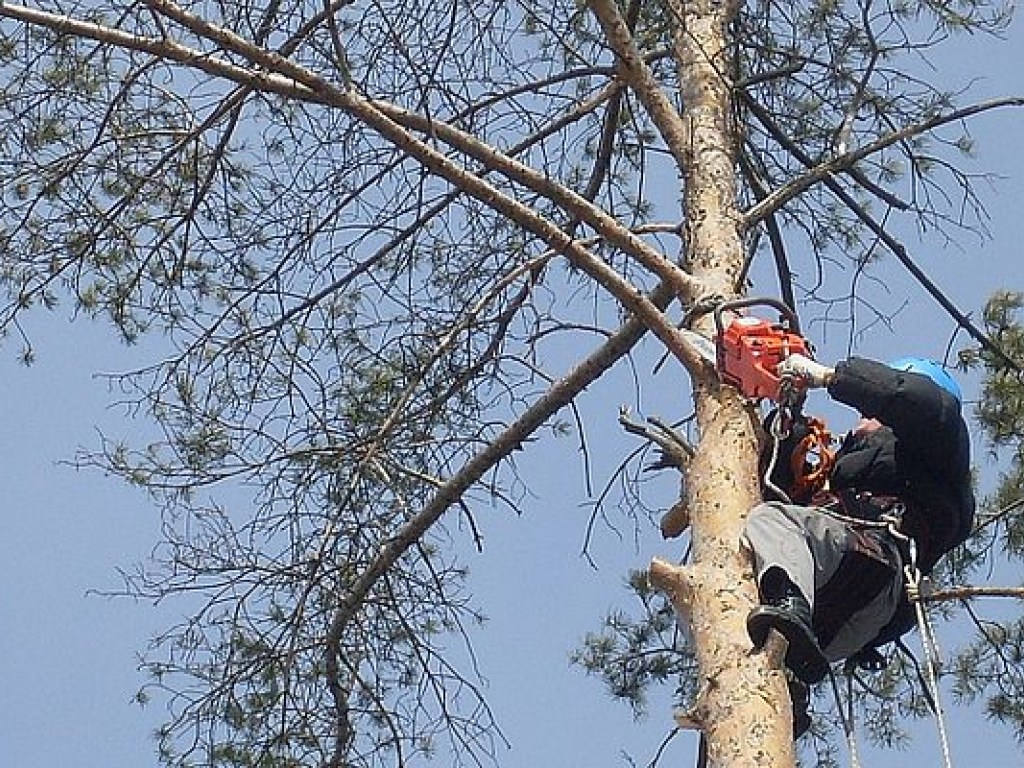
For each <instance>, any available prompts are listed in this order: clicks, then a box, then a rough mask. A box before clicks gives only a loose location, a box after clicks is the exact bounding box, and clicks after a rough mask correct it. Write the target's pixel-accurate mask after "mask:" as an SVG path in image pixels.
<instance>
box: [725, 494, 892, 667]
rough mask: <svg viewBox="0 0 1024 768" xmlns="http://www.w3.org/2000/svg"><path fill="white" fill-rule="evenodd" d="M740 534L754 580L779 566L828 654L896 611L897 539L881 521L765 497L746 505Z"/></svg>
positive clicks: (871, 634)
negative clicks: (864, 521) (874, 523)
mask: <svg viewBox="0 0 1024 768" xmlns="http://www.w3.org/2000/svg"><path fill="white" fill-rule="evenodd" d="M744 538H745V539H746V541H747V543H748V544H749V546H750V548H751V550H752V551H753V553H754V560H755V567H756V571H757V579H758V583H760V581H761V577H762V576H763V575H764V573H765V572H766V571H767V570H768V569H769V568H773V567H774V568H781V569H782V570H783V571H785V573H786V574H787V575H788V576H789V579H790V581H792V582H793V583H794V584H795V585H796V586H797V587H798V588H799V589H800V591H801V592H802V593H803V594H804V597H806V598H807V601H808V603H810V605H811V610H812V613H813V615H814V624H815V631H816V632H817V633H818V634H819V640H820V641H823V648H822V650H823V651H824V653H825V657H826V658H827V659H828V660H829V661H838V660H839V659H845V658H847V657H849V656H851V655H853V654H855V653H856V652H857V651H859V650H861V648H863V647H864V646H865V645H866V644H867V643H869V642H871V640H873V639H874V638H875V637H876V636H877V635H878V631H879V630H880V629H881V628H882V627H884V626H885V625H886V624H888V623H889V620H890V619H892V617H893V615H894V614H895V612H896V608H897V606H898V605H899V601H900V596H901V594H902V590H903V574H902V568H901V567H900V555H899V547H898V545H897V543H896V541H895V539H894V538H893V537H892V535H891V534H890V533H888V532H886V531H885V530H884V529H874V528H869V527H867V526H863V525H858V524H857V523H856V522H851V521H847V520H844V519H839V518H836V517H833V516H832V515H830V514H829V513H828V511H827V510H824V509H821V508H819V507H800V506H795V505H789V504H779V503H776V502H770V503H765V504H761V505H759V506H757V507H755V508H754V509H753V510H751V512H750V515H749V517H748V518H747V523H746V528H745V529H744ZM822 622H824V623H825V624H826V625H828V627H829V628H828V630H827V631H826V632H825V634H826V636H825V637H822V636H821V624H822Z"/></svg>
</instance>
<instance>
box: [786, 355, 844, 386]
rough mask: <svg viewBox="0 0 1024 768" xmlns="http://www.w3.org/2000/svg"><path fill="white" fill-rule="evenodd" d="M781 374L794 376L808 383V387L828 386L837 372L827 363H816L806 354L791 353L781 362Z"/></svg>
mask: <svg viewBox="0 0 1024 768" xmlns="http://www.w3.org/2000/svg"><path fill="white" fill-rule="evenodd" d="M777 373H778V374H779V376H792V377H794V378H797V379H800V380H802V381H804V382H805V383H806V385H807V386H808V387H827V386H828V384H829V382H830V381H832V375H833V374H834V373H835V371H833V370H832V369H831V368H829V367H828V366H827V365H822V364H821V363H816V362H814V361H813V360H811V358H809V357H805V356H804V355H799V354H797V355H790V356H789V357H787V358H786V359H785V360H783V361H782V362H781V363H779V368H778V371H777Z"/></svg>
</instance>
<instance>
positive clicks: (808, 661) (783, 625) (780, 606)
mask: <svg viewBox="0 0 1024 768" xmlns="http://www.w3.org/2000/svg"><path fill="white" fill-rule="evenodd" d="M780 574H781V575H780ZM761 593H762V594H761V599H762V600H763V601H764V604H762V605H759V606H758V607H757V608H755V609H754V610H752V611H751V612H750V615H749V616H747V634H749V635H750V640H751V642H753V644H754V647H755V648H761V647H762V646H764V644H765V641H767V640H768V633H769V632H770V631H771V630H773V629H774V630H776V631H777V632H778V633H779V634H781V635H782V636H783V637H784V638H786V641H787V648H786V666H787V667H788V668H789V669H790V670H792V672H793V674H794V675H795V676H796V677H797V678H798V679H799V680H801V681H803V682H804V683H807V684H808V685H813V684H814V683H817V682H819V681H820V680H822V679H823V678H824V677H825V675H827V674H828V661H827V660H826V659H825V654H823V653H822V652H821V648H820V647H819V646H818V641H817V639H816V638H815V637H814V631H813V630H812V629H811V607H810V605H809V604H808V602H807V599H806V598H805V597H804V596H803V595H802V594H801V593H800V590H799V589H797V587H796V585H794V584H793V582H791V581H790V580H789V578H787V577H786V576H785V574H782V572H781V571H779V570H778V569H772V570H771V571H769V572H768V573H766V574H765V577H764V578H763V579H762V582H761Z"/></svg>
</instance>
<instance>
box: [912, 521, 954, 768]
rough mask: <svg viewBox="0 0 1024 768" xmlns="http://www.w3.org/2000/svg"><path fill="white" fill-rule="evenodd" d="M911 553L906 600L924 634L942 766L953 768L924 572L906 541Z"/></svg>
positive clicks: (937, 646) (926, 665) (925, 656)
mask: <svg viewBox="0 0 1024 768" xmlns="http://www.w3.org/2000/svg"><path fill="white" fill-rule="evenodd" d="M907 541H908V547H909V550H910V562H909V563H908V564H907V565H906V566H904V568H903V573H904V576H905V578H906V580H907V597H908V598H909V599H910V602H911V603H913V605H914V611H915V613H916V614H917V626H918V630H919V631H920V632H921V648H922V650H923V651H924V662H925V663H924V668H925V673H926V679H925V684H926V685H927V687H928V688H929V694H930V695H931V699H932V704H933V705H934V711H935V723H936V725H937V726H938V730H939V742H940V745H941V747H942V764H943V766H944V768H953V758H952V754H951V752H950V748H949V734H948V733H947V731H946V716H945V712H944V711H943V709H942V700H941V699H940V698H939V667H940V665H941V663H942V662H941V658H942V657H941V655H940V653H939V644H938V640H937V639H936V637H935V630H934V629H933V628H932V625H931V622H930V621H929V619H928V609H927V608H926V607H925V603H924V600H922V599H921V598H922V595H921V571H920V570H918V568H917V548H916V547H915V546H914V540H913V539H910V538H909V537H908V538H907Z"/></svg>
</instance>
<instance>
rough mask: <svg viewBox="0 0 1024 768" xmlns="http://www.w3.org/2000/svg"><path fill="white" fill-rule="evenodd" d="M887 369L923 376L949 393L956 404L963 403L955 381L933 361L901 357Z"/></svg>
mask: <svg viewBox="0 0 1024 768" xmlns="http://www.w3.org/2000/svg"><path fill="white" fill-rule="evenodd" d="M889 367H890V368H895V369H896V370H897V371H911V372H912V373H920V374H923V375H925V376H927V377H928V378H929V379H931V380H932V381H934V382H935V383H936V384H938V385H939V386H940V387H942V388H943V389H944V390H946V391H947V392H949V394H951V395H952V396H953V397H955V398H956V401H957V402H958V403H960V402H963V394H962V393H961V392H960V385H959V384H957V383H956V379H954V378H953V377H952V376H950V375H949V374H948V373H946V369H945V368H943V367H942V366H941V365H940V364H939V363H936V362H935V361H934V360H928V359H927V358H924V357H901V358H900V359H899V360H893V361H892V362H891V363H889Z"/></svg>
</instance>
